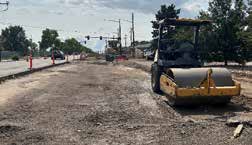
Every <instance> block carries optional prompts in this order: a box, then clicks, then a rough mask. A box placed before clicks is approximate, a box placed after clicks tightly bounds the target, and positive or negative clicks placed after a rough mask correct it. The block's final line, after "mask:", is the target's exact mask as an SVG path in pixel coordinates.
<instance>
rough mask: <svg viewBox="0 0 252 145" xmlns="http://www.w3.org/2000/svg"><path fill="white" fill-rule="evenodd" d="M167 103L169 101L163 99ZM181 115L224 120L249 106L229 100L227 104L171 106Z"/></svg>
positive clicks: (244, 110)
mask: <svg viewBox="0 0 252 145" xmlns="http://www.w3.org/2000/svg"><path fill="white" fill-rule="evenodd" d="M165 103H166V104H167V105H169V103H168V102H167V101H165ZM171 107H172V108H173V109H174V110H175V111H176V112H177V113H178V114H180V115H181V116H182V117H187V116H197V117H196V118H198V119H202V120H220V121H226V120H227V119H228V118H230V117H234V116H236V115H237V113H239V112H249V111H251V108H249V107H248V106H245V105H244V104H237V103H234V102H230V103H229V104H227V105H201V106H177V107H173V106H171Z"/></svg>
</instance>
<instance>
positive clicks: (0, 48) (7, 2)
mask: <svg viewBox="0 0 252 145" xmlns="http://www.w3.org/2000/svg"><path fill="white" fill-rule="evenodd" d="M0 5H6V9H4V10H2V11H1V12H3V11H7V10H8V8H9V1H6V2H1V3H0ZM1 39H2V38H1ZM1 43H2V40H1ZM2 49H3V48H2V45H1V46H0V62H1V61H2V51H3V50H2Z"/></svg>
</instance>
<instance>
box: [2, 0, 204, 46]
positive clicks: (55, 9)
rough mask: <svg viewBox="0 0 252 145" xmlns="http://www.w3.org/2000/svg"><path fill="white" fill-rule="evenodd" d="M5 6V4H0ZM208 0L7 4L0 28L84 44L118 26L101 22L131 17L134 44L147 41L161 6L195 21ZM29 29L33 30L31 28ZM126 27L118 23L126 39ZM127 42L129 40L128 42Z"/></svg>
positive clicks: (18, 0)
mask: <svg viewBox="0 0 252 145" xmlns="http://www.w3.org/2000/svg"><path fill="white" fill-rule="evenodd" d="M0 1H1V2H5V0H0ZM208 1H209V0H39V1H38V0H9V2H10V7H9V10H8V11H6V12H2V13H0V28H1V29H3V28H5V27H6V26H8V25H10V24H12V25H15V24H19V25H23V26H24V28H25V30H26V33H27V37H29V38H33V40H34V41H36V42H37V41H40V39H41V31H42V29H43V28H47V27H48V28H52V29H57V30H59V34H60V38H61V39H62V40H64V39H67V38H69V37H74V38H77V39H78V40H80V41H81V40H84V37H85V36H86V35H93V36H100V35H102V36H110V37H112V36H113V35H116V34H114V32H117V26H118V24H116V23H113V22H107V21H104V19H128V20H130V19H131V13H132V12H134V13H135V19H136V40H150V39H151V31H152V28H151V23H150V21H151V20H153V19H154V17H155V12H156V11H157V10H158V9H159V7H160V5H161V4H167V5H169V4H171V3H174V4H176V6H177V8H181V17H189V18H193V17H195V16H196V15H197V14H198V12H199V10H201V9H203V10H204V9H207V6H208ZM30 26H33V28H31V27H30ZM129 31H130V23H128V22H122V34H123V36H124V35H128V36H129ZM128 42H129V39H128ZM87 46H89V47H91V48H93V49H95V50H99V49H102V48H103V46H104V41H99V40H91V41H89V42H88V44H87Z"/></svg>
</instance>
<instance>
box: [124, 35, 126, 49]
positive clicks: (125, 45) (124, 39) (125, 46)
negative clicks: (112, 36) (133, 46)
mask: <svg viewBox="0 0 252 145" xmlns="http://www.w3.org/2000/svg"><path fill="white" fill-rule="evenodd" d="M124 41H125V47H127V35H126V34H125V37H124Z"/></svg>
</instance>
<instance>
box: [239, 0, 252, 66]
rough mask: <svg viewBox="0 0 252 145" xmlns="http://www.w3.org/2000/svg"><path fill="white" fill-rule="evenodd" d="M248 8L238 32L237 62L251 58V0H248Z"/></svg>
mask: <svg viewBox="0 0 252 145" xmlns="http://www.w3.org/2000/svg"><path fill="white" fill-rule="evenodd" d="M248 4H249V8H248V9H247V13H248V16H247V17H246V19H245V24H244V27H242V28H243V29H242V31H241V32H239V33H238V38H239V42H240V44H241V45H240V47H239V50H238V52H237V54H238V57H237V62H239V63H241V64H243V65H244V64H245V63H246V62H247V61H251V60H252V9H251V8H252V1H248Z"/></svg>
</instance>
